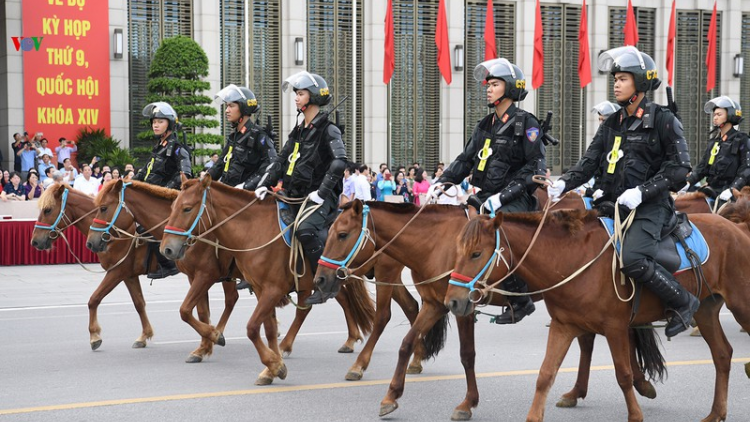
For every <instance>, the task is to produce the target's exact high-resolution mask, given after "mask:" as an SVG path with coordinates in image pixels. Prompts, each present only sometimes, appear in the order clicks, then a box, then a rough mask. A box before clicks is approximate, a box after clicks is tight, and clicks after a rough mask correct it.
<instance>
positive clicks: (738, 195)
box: [732, 188, 741, 199]
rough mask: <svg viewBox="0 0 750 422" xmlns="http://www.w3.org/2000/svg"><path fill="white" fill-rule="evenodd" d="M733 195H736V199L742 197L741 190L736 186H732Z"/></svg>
mask: <svg viewBox="0 0 750 422" xmlns="http://www.w3.org/2000/svg"><path fill="white" fill-rule="evenodd" d="M732 195H733V196H734V197H735V199H740V195H741V192H740V191H738V190H737V189H735V188H732Z"/></svg>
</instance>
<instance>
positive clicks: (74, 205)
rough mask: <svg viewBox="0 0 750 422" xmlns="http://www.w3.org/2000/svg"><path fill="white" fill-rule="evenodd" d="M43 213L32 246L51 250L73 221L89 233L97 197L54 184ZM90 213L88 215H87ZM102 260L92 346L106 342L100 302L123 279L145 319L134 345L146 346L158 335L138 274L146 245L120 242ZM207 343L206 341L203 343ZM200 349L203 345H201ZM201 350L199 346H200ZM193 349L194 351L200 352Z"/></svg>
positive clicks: (42, 201)
mask: <svg viewBox="0 0 750 422" xmlns="http://www.w3.org/2000/svg"><path fill="white" fill-rule="evenodd" d="M63 204H64V205H63ZM38 206H39V210H40V211H39V217H38V218H37V225H36V227H35V228H34V232H33V233H32V237H31V246H33V247H35V248H37V249H39V250H49V249H50V248H52V245H53V243H54V242H55V241H56V240H57V239H58V237H59V236H60V235H59V233H61V232H64V231H65V229H66V228H68V227H69V226H70V224H71V223H73V222H75V224H74V226H75V227H76V229H78V230H79V231H80V232H81V233H88V231H89V226H91V223H92V222H93V220H94V216H93V214H91V213H89V212H90V211H91V210H93V209H94V200H93V199H92V198H91V197H90V196H88V195H85V194H83V193H81V192H78V191H76V190H73V188H71V187H70V186H68V185H67V184H53V185H51V186H50V187H49V188H47V190H46V191H45V192H44V194H42V197H41V198H39V203H38ZM87 214H88V215H87ZM123 228H124V230H126V231H128V232H129V233H135V226H134V225H132V224H130V225H128V226H123ZM97 256H98V257H99V263H100V265H101V266H102V268H103V269H105V270H106V271H107V273H106V274H105V276H104V278H103V279H102V281H101V283H99V287H97V288H96V290H95V291H94V293H93V294H92V295H91V297H90V298H89V303H88V307H89V343H90V344H91V350H96V349H98V348H99V347H100V346H101V345H102V337H101V333H102V327H101V326H100V325H99V319H98V309H99V304H100V303H101V302H102V299H104V298H105V297H106V296H107V295H108V294H109V293H110V292H111V291H112V290H113V289H114V288H115V287H117V285H118V284H120V282H121V281H124V282H125V286H126V287H127V288H128V293H130V298H131V299H132V300H133V305H134V306H135V310H136V312H138V316H139V317H140V319H141V335H140V336H138V338H137V339H136V340H135V343H133V348H136V349H138V348H143V347H146V341H147V340H149V339H150V338H151V337H152V336H153V335H154V330H153V329H152V328H151V323H150V322H149V320H148V315H146V301H145V300H144V299H143V291H142V290H141V284H140V282H139V280H138V276H139V275H141V274H145V273H146V272H147V271H146V268H145V266H144V265H143V263H144V259H145V257H146V248H145V247H135V246H134V245H131V243H130V242H116V243H115V244H114V245H113V246H112V247H111V248H110V249H109V250H108V251H107V252H102V253H98V254H97ZM201 347H203V345H201ZM199 350H200V348H199ZM196 352H198V350H196ZM196 352H193V353H196Z"/></svg>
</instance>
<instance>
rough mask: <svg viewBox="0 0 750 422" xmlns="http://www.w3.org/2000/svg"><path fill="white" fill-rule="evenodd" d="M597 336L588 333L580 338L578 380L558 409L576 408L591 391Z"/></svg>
mask: <svg viewBox="0 0 750 422" xmlns="http://www.w3.org/2000/svg"><path fill="white" fill-rule="evenodd" d="M595 338H596V334H594V333H586V334H583V335H580V336H578V347H580V348H581V357H580V359H579V361H578V378H576V383H575V385H573V388H572V389H571V390H570V391H568V392H567V393H565V394H563V395H562V397H561V398H560V400H559V401H558V402H557V404H556V406H557V407H576V405H577V404H578V399H579V398H581V399H585V398H586V393H588V391H589V376H590V374H591V355H592V354H593V353H594V339H595Z"/></svg>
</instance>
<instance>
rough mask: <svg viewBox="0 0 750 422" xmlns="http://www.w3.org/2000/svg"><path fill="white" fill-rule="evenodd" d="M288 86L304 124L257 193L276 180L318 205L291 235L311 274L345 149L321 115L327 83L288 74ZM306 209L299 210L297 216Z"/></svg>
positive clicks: (316, 299)
mask: <svg viewBox="0 0 750 422" xmlns="http://www.w3.org/2000/svg"><path fill="white" fill-rule="evenodd" d="M290 87H291V88H292V89H293V90H294V92H295V94H296V96H295V100H294V101H295V104H296V106H297V116H298V117H299V115H300V114H303V116H304V120H303V121H302V122H300V123H299V124H298V125H297V126H295V127H294V129H292V132H291V133H290V135H289V140H288V141H287V143H286V144H285V145H284V148H283V149H282V150H281V153H280V154H279V155H278V156H277V157H276V158H275V159H274V160H273V161H272V162H271V164H270V165H269V166H268V168H267V169H266V173H265V175H263V178H262V179H261V180H260V183H259V184H258V188H257V189H256V190H255V194H256V195H258V197H259V198H260V199H263V198H264V197H265V195H266V194H267V193H268V189H269V187H271V186H274V185H276V183H277V182H278V181H279V180H280V181H282V186H283V189H284V191H285V193H286V194H287V195H288V196H290V197H294V198H300V197H302V198H304V197H307V199H308V201H307V205H306V208H305V210H307V209H309V208H310V207H313V206H316V205H319V208H318V209H317V210H316V211H315V212H314V213H313V214H311V215H310V216H309V217H307V218H306V219H305V220H304V221H302V222H301V223H300V224H299V226H298V227H297V230H296V231H295V232H294V236H295V237H296V238H297V239H298V240H299V242H300V244H301V245H302V249H303V250H304V253H305V256H306V258H307V260H308V263H309V264H310V270H311V271H312V273H313V274H314V273H315V271H316V270H317V268H318V259H320V256H321V255H322V254H323V247H324V246H325V241H326V236H327V234H328V226H329V225H330V223H331V222H332V220H333V217H335V212H336V206H337V203H338V196H339V194H340V193H341V190H342V183H341V179H342V178H343V176H344V169H345V168H346V163H347V158H346V148H345V147H344V142H343V141H342V140H341V131H340V130H339V128H338V127H336V125H334V124H333V123H332V122H330V121H329V120H328V113H325V112H321V111H320V107H323V106H325V105H327V104H328V103H330V102H331V93H330V92H329V90H328V84H327V83H326V81H325V80H324V79H323V78H322V77H320V76H319V75H316V74H314V73H308V72H304V71H303V72H299V73H296V74H294V75H292V76H290V77H289V78H288V79H287V80H286V81H284V83H283V84H282V90H283V91H284V92H286V91H287V90H288V89H289V88H290ZM305 210H299V209H297V212H304V211H305ZM335 294H336V293H335V292H332V293H323V292H321V291H320V290H316V291H315V292H314V293H313V295H312V296H310V297H309V298H308V299H307V301H306V303H307V304H318V303H323V302H325V301H326V300H328V299H330V298H331V297H333V296H335Z"/></svg>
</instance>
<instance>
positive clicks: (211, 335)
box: [180, 273, 225, 363]
mask: <svg viewBox="0 0 750 422" xmlns="http://www.w3.org/2000/svg"><path fill="white" fill-rule="evenodd" d="M212 284H213V280H212V279H211V278H210V277H207V276H203V274H199V273H196V274H193V278H192V280H191V283H190V288H189V289H188V292H187V295H185V300H183V301H182V305H180V318H182V320H183V321H185V322H186V323H187V324H188V325H190V326H191V327H193V329H194V330H195V331H196V332H197V333H198V334H200V336H201V344H200V346H198V348H197V349H195V350H193V351H192V352H191V353H190V355H188V357H187V359H185V362H187V363H198V362H202V361H203V358H204V357H208V356H209V355H210V354H211V353H212V352H213V344H219V345H222V346H223V345H224V344H225V340H224V335H223V334H222V333H221V331H219V330H218V329H216V328H214V327H212V326H211V325H210V324H209V323H208V317H209V316H208V315H206V311H207V310H208V289H209V288H210V287H211V285H212ZM196 307H198V317H199V318H200V319H196V318H195V316H194V315H193V309H195V308H196Z"/></svg>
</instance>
